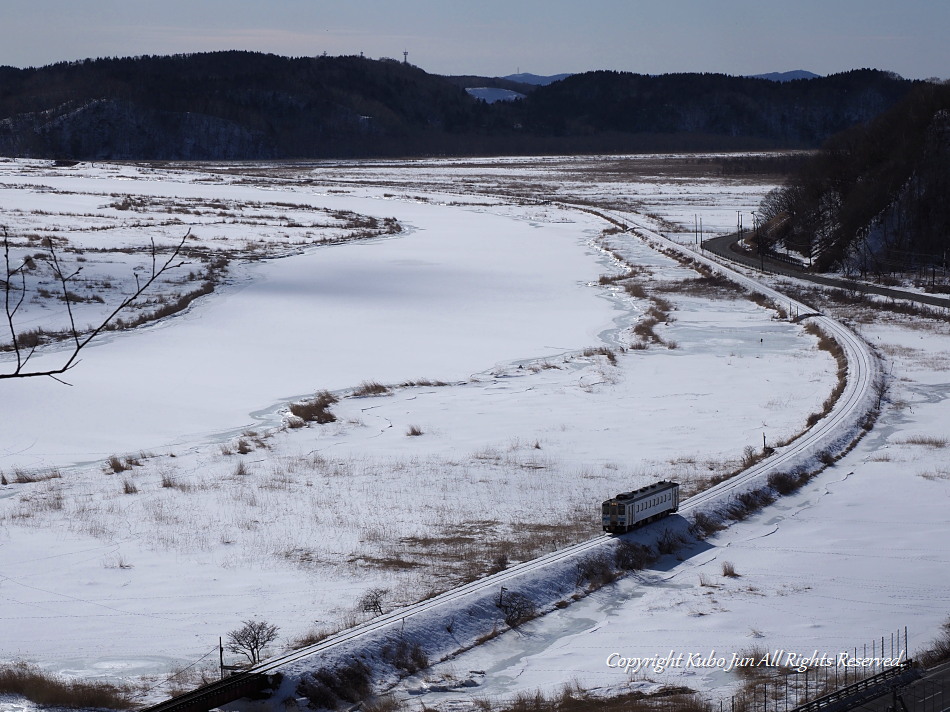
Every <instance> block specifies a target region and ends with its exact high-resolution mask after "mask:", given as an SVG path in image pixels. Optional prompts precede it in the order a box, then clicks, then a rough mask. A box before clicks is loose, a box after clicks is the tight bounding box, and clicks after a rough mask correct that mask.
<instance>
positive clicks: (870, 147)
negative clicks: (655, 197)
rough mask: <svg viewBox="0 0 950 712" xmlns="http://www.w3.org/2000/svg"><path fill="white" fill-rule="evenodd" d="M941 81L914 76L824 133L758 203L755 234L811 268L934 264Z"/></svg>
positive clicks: (941, 246)
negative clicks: (857, 118) (888, 97)
mask: <svg viewBox="0 0 950 712" xmlns="http://www.w3.org/2000/svg"><path fill="white" fill-rule="evenodd" d="M948 196H950V86H947V85H943V84H921V85H918V86H917V87H915V88H914V90H913V91H912V92H911V93H910V94H909V95H908V96H907V97H905V98H904V100H902V101H901V102H899V103H898V104H897V105H896V106H894V107H893V108H891V109H890V110H888V111H886V112H885V113H883V114H882V115H880V116H879V117H877V118H876V119H875V120H873V121H871V122H869V123H867V124H864V125H859V126H854V127H852V128H850V129H848V130H846V131H844V132H842V133H839V134H837V135H835V136H833V137H832V138H831V139H829V140H828V141H827V143H826V144H825V145H824V147H823V148H822V149H821V150H820V151H819V152H818V153H817V154H815V155H814V157H813V158H811V159H810V160H808V161H807V162H806V163H805V165H804V166H802V168H801V169H800V170H799V171H798V172H797V173H796V174H795V175H794V176H793V177H792V178H791V179H790V180H789V182H788V184H787V185H786V186H785V187H784V188H782V189H779V190H776V191H773V192H772V193H771V194H769V195H768V196H767V197H766V199H765V200H764V201H763V203H762V205H761V207H760V211H759V213H760V216H761V218H762V219H763V221H764V223H765V225H764V228H763V230H762V231H761V234H762V236H763V239H767V240H768V241H769V242H770V243H772V244H782V245H784V246H787V247H789V248H791V249H793V250H796V251H798V252H800V253H801V254H803V255H805V256H809V257H811V258H813V259H814V260H815V264H816V266H817V267H818V268H819V269H824V268H831V267H844V268H846V269H849V270H853V271H861V272H865V273H867V272H876V273H887V272H895V271H907V270H921V269H925V268H931V269H935V268H936V267H937V266H939V267H941V268H942V267H944V266H945V263H946V259H947V255H946V251H947V249H948V247H950V244H948V243H950V201H948Z"/></svg>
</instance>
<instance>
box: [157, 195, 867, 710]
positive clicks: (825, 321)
mask: <svg viewBox="0 0 950 712" xmlns="http://www.w3.org/2000/svg"><path fill="white" fill-rule="evenodd" d="M559 205H561V207H564V208H567V209H574V210H582V211H584V212H587V213H590V214H594V215H597V216H599V217H600V218H602V219H604V220H607V221H609V222H612V223H615V224H623V225H625V226H626V225H634V227H635V228H636V229H637V231H638V232H639V233H640V237H641V239H644V240H646V241H647V242H654V243H655V244H656V245H657V246H659V247H661V248H662V249H667V250H670V249H672V250H676V251H677V252H679V253H682V254H685V255H687V256H688V257H689V258H690V259H692V260H695V261H697V262H702V263H704V264H706V265H707V266H708V267H710V268H711V269H715V270H716V271H718V272H720V273H722V274H724V275H725V276H727V277H728V278H729V279H731V280H733V281H735V282H737V283H739V284H740V285H742V286H744V287H746V288H748V289H750V290H753V291H756V292H759V293H761V294H764V295H765V296H767V297H769V298H770V299H773V300H775V301H776V302H778V303H780V304H783V305H785V304H788V305H790V307H792V308H794V307H795V306H797V307H798V309H797V311H800V312H802V313H814V309H813V308H811V307H809V306H807V305H805V304H802V303H800V302H796V301H795V300H791V299H789V298H788V297H787V296H785V295H784V294H781V293H780V292H778V291H776V290H774V289H771V288H770V287H766V286H765V285H762V284H760V283H758V282H756V281H754V280H752V279H750V278H748V277H746V276H744V275H742V274H740V273H738V272H736V271H735V270H732V269H730V268H729V267H726V266H724V265H722V264H720V263H719V262H716V261H714V260H711V259H709V258H707V257H705V256H702V255H700V254H698V253H695V252H693V251H691V250H689V249H687V248H685V247H683V246H682V245H679V244H677V243H675V242H673V241H671V240H668V239H667V238H665V237H663V236H662V235H659V234H657V233H655V232H653V231H651V230H649V229H648V228H646V227H645V226H642V225H637V224H636V221H634V220H631V217H630V216H629V215H626V214H617V213H613V212H612V211H604V210H594V209H591V208H590V207H588V206H581V205H570V204H559ZM812 318H813V319H814V320H815V321H817V322H818V323H819V325H820V326H821V327H822V328H823V329H824V330H825V331H826V332H827V333H829V334H830V335H832V336H833V337H834V338H835V339H836V340H837V341H838V343H839V344H840V345H841V347H842V349H844V352H845V356H846V358H847V362H848V373H847V378H846V384H845V388H844V391H843V392H842V394H841V396H840V397H839V399H838V401H837V403H836V404H835V406H834V408H833V409H832V411H831V412H830V413H829V414H828V415H827V416H826V417H824V418H822V419H821V420H820V421H818V423H816V424H815V425H814V426H813V427H812V428H811V429H810V430H809V431H808V432H807V433H806V434H805V435H803V436H802V437H800V438H799V439H798V440H797V441H795V442H794V443H792V444H791V445H789V446H786V447H784V448H781V449H780V450H778V451H776V453H775V454H773V455H772V456H770V457H769V458H767V459H765V460H763V461H761V462H760V463H758V464H757V465H755V466H753V467H751V468H749V469H747V470H745V471H744V472H742V473H740V474H739V475H737V476H735V477H733V478H731V479H729V480H726V481H724V482H721V483H720V484H718V485H716V486H714V487H712V488H710V489H708V490H705V491H703V492H700V493H698V494H696V495H693V496H692V497H689V498H688V499H685V500H683V502H682V503H681V505H680V512H689V511H691V510H696V509H698V508H700V507H703V506H709V505H712V504H713V503H715V502H716V501H717V500H721V502H720V503H725V502H726V501H728V499H727V498H728V497H729V495H730V492H731V491H732V490H736V491H740V492H741V491H742V489H743V488H744V487H745V486H746V485H747V484H749V483H750V482H751V481H752V480H755V479H757V478H763V479H764V477H765V476H767V474H768V473H770V472H773V471H778V470H779V469H780V468H782V467H785V466H788V465H790V464H791V463H793V462H794V461H796V460H800V458H801V457H802V456H803V455H807V454H808V453H814V452H820V451H821V450H822V449H824V448H831V447H833V446H834V443H835V441H836V440H840V439H841V436H842V431H844V430H851V429H853V424H854V421H855V420H856V419H857V418H859V417H860V416H861V415H862V407H863V404H865V403H866V397H867V395H868V393H869V392H870V391H871V389H872V388H873V387H874V384H875V381H876V379H877V378H878V376H879V374H878V364H877V361H876V359H875V357H874V355H873V354H872V353H871V351H870V348H869V347H868V346H867V345H866V344H865V343H864V342H863V341H862V340H861V339H860V338H859V337H858V336H857V335H856V334H854V332H852V331H851V330H850V329H847V328H846V327H845V326H843V325H842V324H839V323H838V322H836V321H834V320H833V319H830V318H828V317H825V316H822V315H820V314H816V315H815V316H814V317H812ZM613 540H614V537H611V536H608V535H606V534H602V535H600V536H597V537H594V538H592V539H589V540H587V541H583V542H580V543H578V544H574V545H571V546H566V547H564V548H563V549H560V550H558V551H554V552H551V553H549V554H546V555H544V556H541V557H539V558H537V559H533V560H531V561H525V562H522V563H520V564H515V565H513V566H511V567H509V568H508V569H506V570H504V571H501V572H499V573H496V574H493V575H491V576H487V577H485V578H483V579H479V580H477V581H473V582H470V583H467V584H463V585H462V586H459V587H458V588H454V589H452V590H450V591H446V592H444V593H442V594H440V595H438V596H434V597H433V598H430V599H427V600H425V601H420V602H418V603H415V604H412V605H409V606H406V607H404V608H400V609H397V610H394V611H391V612H389V613H386V614H383V615H381V616H378V617H377V618H374V619H372V620H370V621H367V622H365V623H363V624H361V625H358V626H356V627H354V628H350V629H348V630H345V631H342V632H340V633H338V634H336V635H333V636H330V637H328V638H326V639H324V640H322V641H320V642H319V643H316V644H314V645H311V646H308V647H306V648H301V649H300V650H296V651H292V652H289V653H286V654H284V655H280V656H277V657H275V658H270V659H269V660H266V661H264V662H262V663H259V664H257V665H255V666H254V667H252V668H250V669H248V670H247V671H246V672H243V673H239V674H237V675H233V676H232V677H229V678H225V679H223V680H220V681H218V682H214V683H211V684H209V685H206V686H204V687H201V688H198V689H196V690H193V691H191V692H188V693H185V694H182V695H179V696H177V697H174V698H171V699H169V700H166V701H164V702H161V703H158V704H156V705H153V706H151V707H147V708H145V709H144V710H142V712H207V710H209V709H211V708H213V707H215V706H219V705H221V704H225V703H227V702H231V701H234V700H236V699H239V698H241V697H244V696H246V695H248V694H250V695H254V694H260V693H261V692H262V691H263V690H266V689H267V688H268V687H269V686H272V685H274V684H277V682H278V681H279V677H280V675H279V672H278V671H279V669H280V668H282V667H285V666H287V665H289V664H291V663H294V662H297V661H300V660H303V659H305V658H308V657H311V656H317V655H319V654H321V653H324V652H326V651H329V650H330V649H332V648H335V647H337V646H340V645H343V644H346V643H348V642H352V641H355V640H356V639H358V638H362V637H364V636H367V635H370V634H373V633H379V632H381V631H383V630H385V629H386V628H389V627H393V626H396V625H399V624H400V623H401V622H403V621H405V620H406V619H407V618H409V617H410V616H417V615H420V614H424V613H426V612H429V611H433V610H434V609H437V608H439V607H441V606H444V605H447V604H450V603H453V602H457V601H459V600H461V599H464V598H466V597H469V596H475V595H478V594H481V595H484V594H485V593H486V592H488V591H497V590H498V588H499V586H501V585H502V584H505V583H506V582H510V581H512V580H513V579H516V578H518V577H521V576H524V575H527V574H530V573H532V572H535V571H539V570H541V569H543V568H545V567H547V566H550V565H552V564H555V563H558V562H563V561H566V560H569V559H574V558H577V557H579V556H581V555H583V554H585V553H587V552H589V551H593V550H596V549H598V548H600V547H601V546H603V545H605V544H606V543H607V542H610V541H613ZM807 712H811V711H810V710H809V711H807Z"/></svg>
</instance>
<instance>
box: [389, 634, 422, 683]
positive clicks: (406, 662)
mask: <svg viewBox="0 0 950 712" xmlns="http://www.w3.org/2000/svg"><path fill="white" fill-rule="evenodd" d="M382 657H383V660H386V661H387V662H389V663H391V664H392V666H393V667H395V668H398V669H399V670H402V671H403V672H405V673H406V674H407V675H412V674H413V673H415V672H418V671H419V670H423V669H425V668H427V667H429V658H428V656H427V655H426V654H425V651H424V650H423V649H422V646H421V645H419V643H410V642H409V641H408V640H406V639H405V638H400V639H399V641H398V642H396V643H395V644H394V645H385V646H383V649H382Z"/></svg>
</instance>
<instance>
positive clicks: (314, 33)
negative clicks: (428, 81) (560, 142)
mask: <svg viewBox="0 0 950 712" xmlns="http://www.w3.org/2000/svg"><path fill="white" fill-rule="evenodd" d="M2 3H3V10H2V12H0V20H2V21H0V65H7V66H15V67H27V66H43V65H46V64H51V63H54V62H59V61H71V60H77V59H85V58H87V57H114V56H122V57H124V56H134V55H142V54H160V55H163V54H177V53H189V52H204V51H216V50H226V49H243V50H252V51H262V52H272V53H274V54H280V55H290V56H313V55H318V54H323V53H324V52H325V53H327V54H330V55H339V54H360V53H364V54H365V56H367V57H372V58H379V57H392V58H396V59H400V60H401V59H402V58H403V51H408V52H409V61H410V63H412V64H415V65H417V66H419V67H421V68H422V69H424V70H426V71H428V72H430V73H433V74H477V75H485V76H502V75H506V74H514V73H516V72H519V71H521V72H531V73H534V74H543V75H548V74H557V73H562V72H584V71H588V70H593V69H615V70H620V71H630V72H638V73H643V74H663V73H668V72H721V73H725V74H736V75H742V74H759V73H764V72H773V71H788V70H792V69H806V70H809V71H812V72H815V73H817V74H831V73H835V72H841V71H847V70H849V69H857V68H862V67H870V68H874V69H885V70H890V71H894V72H897V73H898V74H900V75H901V76H904V77H907V78H909V79H926V78H930V77H941V78H948V77H950V42H948V41H947V37H946V35H947V32H948V30H950V0H901V1H900V2H897V0H784V1H783V2H773V1H772V0H583V1H578V0H504V1H502V0H477V1H476V0H470V1H467V2H462V1H460V0H398V1H395V0H392V1H390V0H271V1H270V2H259V1H257V0H253V1H252V0H2Z"/></svg>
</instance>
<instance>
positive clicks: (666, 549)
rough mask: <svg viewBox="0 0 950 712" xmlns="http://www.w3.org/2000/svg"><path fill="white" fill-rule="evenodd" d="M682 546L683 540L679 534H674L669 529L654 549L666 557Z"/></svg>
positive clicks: (664, 532)
mask: <svg viewBox="0 0 950 712" xmlns="http://www.w3.org/2000/svg"><path fill="white" fill-rule="evenodd" d="M682 544H683V539H682V537H681V536H680V535H679V534H676V533H674V532H673V530H671V529H666V530H664V531H663V535H662V536H661V537H660V540H659V541H658V542H657V544H656V548H657V550H658V551H659V552H660V553H661V554H663V555H667V554H672V553H674V552H675V551H676V550H677V549H679V548H680V546H681V545H682Z"/></svg>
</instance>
